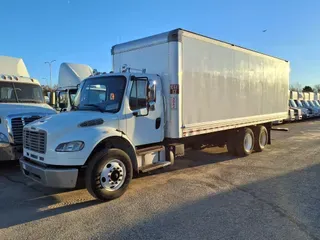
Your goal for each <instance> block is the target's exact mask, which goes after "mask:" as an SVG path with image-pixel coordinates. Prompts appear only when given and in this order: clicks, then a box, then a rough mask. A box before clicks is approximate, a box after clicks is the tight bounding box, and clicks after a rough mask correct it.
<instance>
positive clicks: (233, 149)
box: [227, 136, 237, 156]
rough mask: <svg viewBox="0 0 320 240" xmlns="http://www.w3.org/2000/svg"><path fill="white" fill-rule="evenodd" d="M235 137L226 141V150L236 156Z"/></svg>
mask: <svg viewBox="0 0 320 240" xmlns="http://www.w3.org/2000/svg"><path fill="white" fill-rule="evenodd" d="M235 137H236V136H233V138H231V137H229V138H228V141H227V149H228V152H229V153H230V154H231V155H233V156H236V155H237V151H236V144H235Z"/></svg>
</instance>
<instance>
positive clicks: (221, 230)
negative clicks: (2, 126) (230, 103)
mask: <svg viewBox="0 0 320 240" xmlns="http://www.w3.org/2000/svg"><path fill="white" fill-rule="evenodd" d="M285 126H286V127H289V129H290V131H289V132H279V131H273V132H272V134H273V137H272V139H273V144H272V145H271V146H268V147H267V149H266V150H265V151H264V152H262V153H254V154H252V155H250V156H249V157H246V158H241V159H240V158H239V159H237V158H234V157H232V156H230V155H228V154H227V152H226V149H224V148H207V149H204V150H201V151H193V150H192V151H191V150H190V151H187V152H186V156H185V157H184V158H183V159H180V160H177V161H176V164H175V165H174V166H171V167H169V168H167V169H165V170H159V171H157V172H154V173H152V174H145V175H143V176H141V177H139V178H136V179H134V180H133V181H132V183H131V185H130V187H129V190H128V191H127V192H126V193H125V195H123V196H122V197H121V198H120V199H116V200H114V201H111V202H105V203H101V202H98V201H96V200H94V199H93V198H92V197H91V196H90V195H89V194H88V193H87V191H86V190H85V189H77V190H71V191H70V190H68V191H66V190H57V189H50V188H45V187H42V186H40V185H38V184H36V183H33V182H32V181H30V180H27V179H26V178H24V177H23V176H22V175H21V173H20V171H19V168H18V167H17V166H14V165H12V164H10V165H8V164H1V165H0V239H89V238H91V239H312V240H316V239H320V224H319V220H320V184H319V183H320V157H319V156H320V121H316V120H314V121H306V122H300V123H292V124H288V125H285Z"/></svg>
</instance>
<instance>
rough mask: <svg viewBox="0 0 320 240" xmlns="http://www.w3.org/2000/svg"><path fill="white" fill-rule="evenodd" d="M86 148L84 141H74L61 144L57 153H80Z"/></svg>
mask: <svg viewBox="0 0 320 240" xmlns="http://www.w3.org/2000/svg"><path fill="white" fill-rule="evenodd" d="M83 147H84V142H82V141H73V142H66V143H61V144H59V146H58V147H57V148H56V152H78V151H81V150H82V149H83Z"/></svg>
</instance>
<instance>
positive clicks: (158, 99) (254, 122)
mask: <svg viewBox="0 0 320 240" xmlns="http://www.w3.org/2000/svg"><path fill="white" fill-rule="evenodd" d="M112 58H113V72H112V73H109V74H100V73H97V74H95V75H94V76H91V77H89V78H87V79H85V80H83V81H82V82H81V84H80V86H79V91H78V92H77V95H76V96H75V101H74V106H75V107H74V110H75V111H71V112H67V113H64V114H58V115H53V116H49V117H47V118H45V119H42V120H40V121H37V122H34V123H32V124H29V125H27V126H25V128H24V154H23V157H22V158H21V160H20V164H21V169H22V172H23V173H24V174H25V175H26V176H27V177H29V178H31V179H33V180H35V181H37V182H40V183H42V184H44V185H46V186H51V187H60V188H74V187H75V186H76V183H77V179H78V178H79V176H80V175H81V174H84V175H85V182H86V187H87V189H88V191H89V192H90V193H91V194H92V195H93V196H94V197H96V198H98V199H101V200H110V199H114V198H117V197H119V196H121V195H122V194H123V193H124V192H125V191H126V189H127V187H128V185H129V183H130V181H131V179H132V176H133V174H134V173H136V174H138V173H140V172H149V171H152V170H154V169H158V168H163V167H165V166H169V165H172V164H173V163H174V160H175V158H176V157H179V156H183V154H184V149H185V147H188V146H193V145H194V144H198V143H201V144H204V145H205V144H214V145H219V146H220V145H224V144H227V148H228V151H229V152H230V153H231V154H234V155H236V156H239V157H243V156H246V155H249V154H251V153H252V152H253V151H258V152H259V151H262V150H263V149H264V148H265V146H266V145H267V144H268V143H269V144H270V143H271V131H270V130H271V124H272V122H273V121H277V120H282V119H285V118H286V117H287V115H288V84H289V63H288V62H287V61H285V60H282V59H278V58H275V57H271V56H268V55H265V54H262V53H259V52H255V51H252V50H248V49H245V48H242V47H239V46H236V45H234V44H229V43H226V42H222V41H219V40H215V39H212V38H209V37H205V36H202V35H199V34H196V33H192V32H189V31H186V30H182V29H176V30H173V31H169V32H165V33H162V34H158V35H155V36H151V37H147V38H143V39H139V40H135V41H131V42H127V43H123V44H119V45H115V46H114V47H112ZM97 90H99V91H97ZM39 146H41V147H39Z"/></svg>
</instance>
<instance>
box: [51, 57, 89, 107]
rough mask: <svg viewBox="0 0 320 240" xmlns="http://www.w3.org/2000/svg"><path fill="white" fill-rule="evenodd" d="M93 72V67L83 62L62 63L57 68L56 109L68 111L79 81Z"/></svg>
mask: <svg viewBox="0 0 320 240" xmlns="http://www.w3.org/2000/svg"><path fill="white" fill-rule="evenodd" d="M92 74H93V69H92V68H91V67H90V66H88V65H85V64H77V63H62V64H61V65H60V70H59V80H58V89H57V91H56V97H57V101H56V106H57V110H60V111H70V110H71V109H72V104H73V100H74V97H75V95H76V93H77V90H78V85H79V84H80V82H81V81H82V80H83V79H85V78H87V77H89V76H90V75H92Z"/></svg>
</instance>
